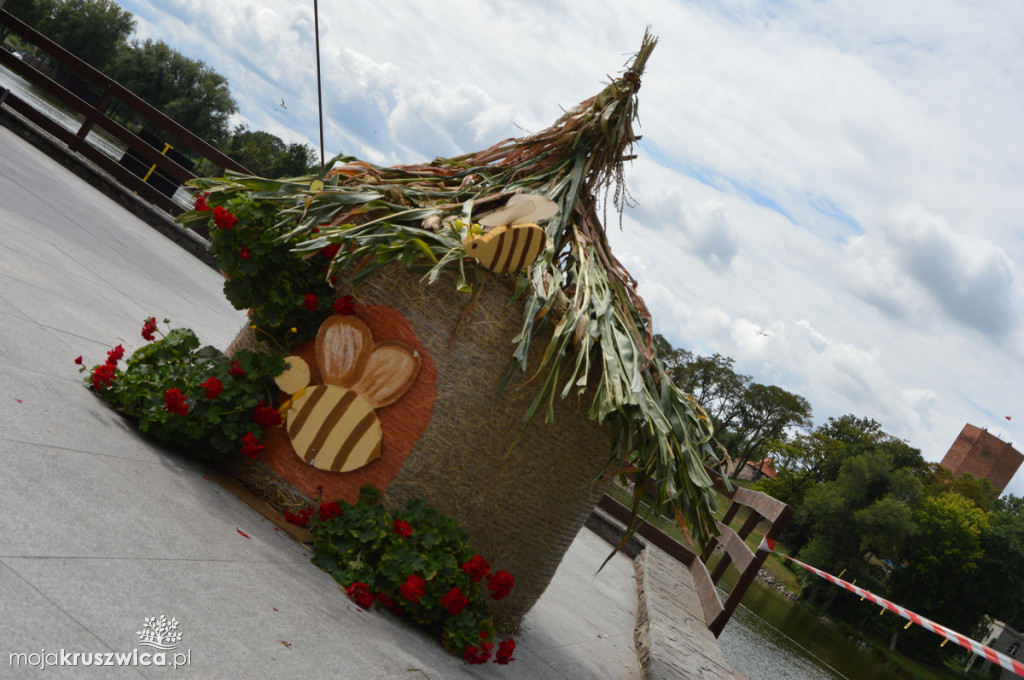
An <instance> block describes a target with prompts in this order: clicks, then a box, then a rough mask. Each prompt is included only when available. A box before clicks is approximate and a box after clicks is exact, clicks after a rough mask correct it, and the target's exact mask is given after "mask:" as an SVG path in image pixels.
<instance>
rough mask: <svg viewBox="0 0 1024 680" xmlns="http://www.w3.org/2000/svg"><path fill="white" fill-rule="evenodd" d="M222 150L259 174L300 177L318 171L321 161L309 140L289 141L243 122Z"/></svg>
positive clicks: (260, 175)
mask: <svg viewBox="0 0 1024 680" xmlns="http://www.w3.org/2000/svg"><path fill="white" fill-rule="evenodd" d="M221 150H222V151H223V152H224V153H225V154H227V155H228V156H230V157H231V158H232V159H234V160H235V161H237V162H238V163H239V164H240V165H242V166H243V167H245V168H246V169H248V170H249V172H251V173H252V174H253V175H256V176H257V177H271V178H281V177H298V176H303V175H308V174H310V173H316V172H317V171H318V170H319V169H320V161H319V159H318V157H317V155H316V151H315V150H314V149H313V148H312V147H311V146H309V145H308V144H294V143H293V144H285V143H284V142H283V141H282V140H281V138H280V137H277V136H276V135H272V134H270V133H269V132H264V131H262V130H250V129H249V128H248V127H246V126H245V125H239V126H238V127H236V128H235V129H234V130H233V131H232V132H231V135H230V137H228V139H227V141H226V142H225V143H224V145H223V147H222V148H221Z"/></svg>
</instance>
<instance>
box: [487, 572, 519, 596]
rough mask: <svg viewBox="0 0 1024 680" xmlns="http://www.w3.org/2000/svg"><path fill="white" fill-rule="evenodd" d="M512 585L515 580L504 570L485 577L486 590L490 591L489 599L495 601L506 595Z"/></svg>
mask: <svg viewBox="0 0 1024 680" xmlns="http://www.w3.org/2000/svg"><path fill="white" fill-rule="evenodd" d="M514 584H515V579H514V578H513V577H512V574H510V573H508V572H507V571H504V570H502V571H496V572H494V573H493V574H489V575H488V576H487V589H488V590H490V591H491V597H493V598H494V599H495V600H500V599H502V598H503V597H505V596H506V595H508V594H509V592H511V590H512V586H513V585H514Z"/></svg>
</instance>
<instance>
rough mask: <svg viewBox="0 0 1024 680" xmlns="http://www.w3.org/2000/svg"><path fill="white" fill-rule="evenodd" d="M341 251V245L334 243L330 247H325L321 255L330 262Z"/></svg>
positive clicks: (321, 250)
mask: <svg viewBox="0 0 1024 680" xmlns="http://www.w3.org/2000/svg"><path fill="white" fill-rule="evenodd" d="M339 250H341V244H340V243H332V244H331V245H329V246H324V247H323V248H321V249H320V254H321V255H323V256H324V257H326V258H327V259H328V260H333V259H334V256H335V255H337V254H338V251H339Z"/></svg>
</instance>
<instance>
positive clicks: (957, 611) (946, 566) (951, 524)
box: [890, 493, 989, 649]
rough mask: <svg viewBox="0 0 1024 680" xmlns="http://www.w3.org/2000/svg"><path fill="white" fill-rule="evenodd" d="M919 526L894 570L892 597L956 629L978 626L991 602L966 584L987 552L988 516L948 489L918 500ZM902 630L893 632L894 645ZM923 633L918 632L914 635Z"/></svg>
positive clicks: (893, 645)
mask: <svg viewBox="0 0 1024 680" xmlns="http://www.w3.org/2000/svg"><path fill="white" fill-rule="evenodd" d="M914 525H915V526H914V531H913V533H912V535H911V536H910V538H909V539H908V541H907V545H906V547H905V550H904V552H903V561H902V563H901V564H900V566H899V567H898V568H897V569H896V570H895V571H894V572H893V575H892V580H891V584H890V585H891V587H890V597H891V598H892V599H893V600H895V601H897V602H899V603H901V604H902V605H904V606H905V607H907V608H909V609H911V610H912V611H915V612H917V613H919V614H922V615H924V616H926V617H928V618H930V619H932V620H933V621H936V622H938V623H940V624H941V625H944V626H948V627H950V628H952V629H953V630H959V631H970V630H973V629H974V627H975V626H976V625H977V624H978V622H979V621H980V619H981V617H982V616H983V615H984V613H985V612H984V611H983V609H984V606H985V603H982V602H979V601H977V600H972V599H971V598H966V597H964V587H965V584H967V583H969V582H970V581H971V580H972V579H973V578H974V575H975V573H976V572H977V571H978V568H979V565H980V564H981V561H982V557H983V556H984V550H983V547H982V536H983V535H984V534H985V532H987V531H988V530H989V526H988V525H989V521H988V516H987V515H986V514H985V513H984V512H983V511H982V510H980V509H979V508H977V507H976V506H975V505H974V503H972V502H971V501H970V500H968V499H966V498H964V497H963V496H961V495H960V494H956V493H947V494H943V495H941V496H926V497H925V498H924V499H923V500H922V501H921V502H920V503H918V504H917V507H915V509H914ZM902 628H903V627H902V626H898V627H897V628H896V630H894V631H893V636H892V639H891V642H890V648H891V649H895V648H896V642H897V638H898V636H899V635H900V633H901V631H902ZM909 637H911V636H908V638H909ZM919 637H920V636H919V634H917V633H915V634H914V636H913V639H915V640H917V639H919Z"/></svg>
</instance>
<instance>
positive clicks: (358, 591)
mask: <svg viewBox="0 0 1024 680" xmlns="http://www.w3.org/2000/svg"><path fill="white" fill-rule="evenodd" d="M345 592H346V593H348V596H349V597H351V598H352V599H353V600H355V602H356V604H357V605H359V606H360V607H362V608H363V609H369V608H370V607H372V606H373V600H374V598H373V593H371V592H370V586H369V584H367V583H353V584H351V585H349V586H348V587H347V588H345Z"/></svg>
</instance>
